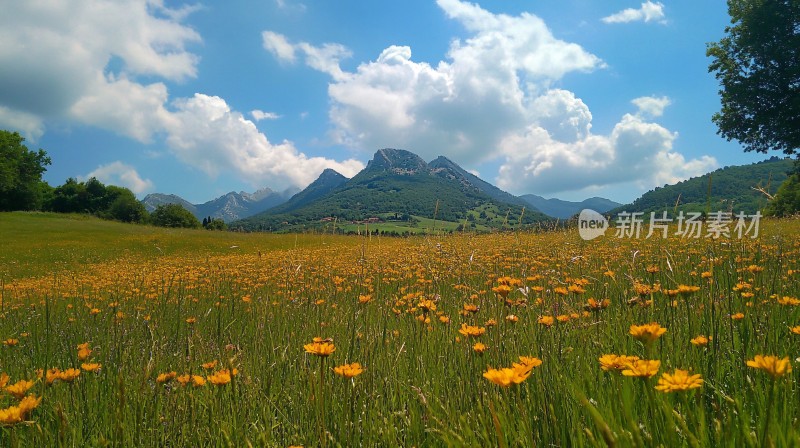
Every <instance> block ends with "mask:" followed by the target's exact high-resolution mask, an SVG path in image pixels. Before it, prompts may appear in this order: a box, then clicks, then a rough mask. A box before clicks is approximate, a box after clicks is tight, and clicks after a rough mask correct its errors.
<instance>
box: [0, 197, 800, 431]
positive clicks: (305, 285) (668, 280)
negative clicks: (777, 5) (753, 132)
mask: <svg viewBox="0 0 800 448" xmlns="http://www.w3.org/2000/svg"><path fill="white" fill-rule="evenodd" d="M0 237H1V238H2V250H0V289H2V309H0V340H4V342H3V345H0V383H2V386H4V387H3V390H4V392H2V394H0V422H2V427H0V446H54V447H56V446H237V447H238V446H249V445H252V446H290V445H302V446H347V447H350V446H530V445H545V444H553V445H558V446H606V445H610V446H658V445H663V446H669V447H673V446H736V447H738V446H800V389H798V375H800V374H799V373H798V372H799V371H800V369H798V368H797V364H798V362H800V361H798V357H800V222H798V221H796V220H795V221H772V222H762V223H761V234H760V236H759V237H758V238H757V239H749V238H747V239H736V238H732V239H727V238H723V239H719V240H713V239H710V238H700V239H683V240H681V239H679V238H676V237H672V238H669V239H660V238H659V239H655V238H651V239H644V238H641V239H617V238H613V237H604V238H600V239H598V240H594V241H590V242H585V241H582V240H581V239H580V238H579V236H578V234H577V231H575V230H565V231H559V232H550V233H541V234H528V233H524V232H521V233H506V234H493V235H471V234H456V235H452V236H447V237H443V236H442V237H439V236H428V237H412V238H408V239H397V238H379V237H375V236H373V237H344V236H332V235H324V234H322V235H321V234H316V235H261V234H236V233H221V232H207V231H188V230H164V229H156V228H151V227H142V226H129V225H123V224H116V223H110V222H104V221H98V220H94V219H89V218H82V217H65V216H58V215H47V214H26V213H11V214H0ZM646 324H653V325H646ZM664 330H666V331H664ZM701 336H702V337H701ZM314 338H319V339H318V341H317V343H316V344H315V343H313V342H312V341H313V340H314ZM334 348H335V351H332V352H331V353H330V354H329V355H328V356H318V355H324V354H325V353H328V352H330V351H331V350H332V349H334ZM314 353H317V354H318V355H315V354H314ZM609 355H614V356H609ZM623 355H626V356H628V357H637V358H638V359H639V360H638V361H636V360H635V359H634V358H622V357H621V356H623ZM520 356H523V357H526V358H524V359H520ZM769 356H776V357H777V358H770V357H769ZM532 358H535V359H532ZM539 361H541V364H539ZM645 361H651V362H645ZM656 361H657V362H656ZM351 363H359V364H360V366H361V367H363V369H359V368H358V366H352V365H350V366H349V368H348V369H342V368H341V367H342V366H343V365H345V364H351ZM337 367H339V369H335V368H337ZM490 367H491V368H494V369H491V368H490ZM792 367H795V368H794V369H792ZM502 368H506V369H507V370H502ZM70 369H75V370H70ZM360 370H363V371H362V372H359V371H360ZM682 371H686V372H687V373H685V374H684V373H681V372H682ZM341 374H344V376H343V375H341ZM696 375H699V376H696ZM348 376H351V377H348ZM498 383H499V384H498ZM507 383H508V384H507ZM656 387H658V388H659V389H656Z"/></svg>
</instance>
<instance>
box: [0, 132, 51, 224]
mask: <svg viewBox="0 0 800 448" xmlns="http://www.w3.org/2000/svg"><path fill="white" fill-rule="evenodd" d="M24 141H25V139H24V138H23V137H22V136H21V135H19V133H17V132H9V131H0V211H11V210H37V209H39V208H40V207H41V205H42V199H43V197H44V194H45V193H46V192H47V187H46V186H45V185H42V184H43V183H44V182H42V174H43V173H44V172H45V171H46V170H47V168H45V167H46V166H47V165H50V163H51V161H50V157H48V156H47V153H46V152H44V150H42V149H40V150H38V151H31V150H29V149H28V147H27V146H25V145H24V144H23V142H24Z"/></svg>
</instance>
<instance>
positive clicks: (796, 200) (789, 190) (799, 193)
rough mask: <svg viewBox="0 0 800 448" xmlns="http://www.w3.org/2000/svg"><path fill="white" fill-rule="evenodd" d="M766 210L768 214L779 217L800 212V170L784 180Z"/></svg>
mask: <svg viewBox="0 0 800 448" xmlns="http://www.w3.org/2000/svg"><path fill="white" fill-rule="evenodd" d="M764 212H765V214H766V215H768V216H778V217H782V216H791V215H794V214H797V213H800V172H795V173H794V174H792V175H791V176H789V177H788V178H787V179H786V180H785V181H783V183H782V184H781V186H780V187H779V188H778V192H777V193H775V197H774V198H773V199H772V200H771V201H770V202H769V204H768V205H767V207H766V209H765V210H764Z"/></svg>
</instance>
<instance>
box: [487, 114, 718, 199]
mask: <svg viewBox="0 0 800 448" xmlns="http://www.w3.org/2000/svg"><path fill="white" fill-rule="evenodd" d="M676 138H677V134H676V133H674V132H670V131H669V130H668V129H666V128H664V127H663V126H661V125H659V124H657V123H652V122H648V121H646V120H644V119H643V118H642V117H640V116H638V115H632V114H625V115H624V116H623V117H622V118H621V120H620V121H619V122H618V123H617V124H616V125H615V126H614V129H613V130H612V131H611V133H610V135H608V136H604V135H593V134H591V133H589V134H587V135H585V136H583V137H582V138H579V139H577V140H574V141H571V142H565V141H561V140H558V139H556V138H554V137H553V136H552V135H551V134H550V133H549V132H548V131H547V130H546V129H544V128H542V127H540V126H537V125H531V126H529V127H528V128H527V129H525V131H524V132H522V133H519V134H516V135H511V136H509V137H507V138H506V139H505V140H504V141H503V142H502V143H501V147H502V148H503V151H504V152H505V154H506V160H505V163H504V164H503V165H502V166H501V168H500V171H499V175H498V178H497V184H498V186H500V187H501V188H506V189H509V190H511V191H516V192H526V191H535V192H537V193H539V194H546V193H557V192H564V191H577V190H584V189H587V188H589V187H597V186H607V185H614V184H624V183H632V184H634V185H636V186H637V187H638V188H648V187H652V186H654V185H662V184H665V183H675V182H677V181H680V180H683V179H687V178H689V177H692V176H697V175H700V174H703V173H706V172H708V171H709V170H711V169H713V168H716V166H717V161H716V160H715V159H714V158H713V157H708V156H703V157H701V158H699V159H692V160H686V158H685V157H684V156H683V155H682V154H680V153H679V152H677V151H675V150H674V149H673V142H674V140H675V139H676Z"/></svg>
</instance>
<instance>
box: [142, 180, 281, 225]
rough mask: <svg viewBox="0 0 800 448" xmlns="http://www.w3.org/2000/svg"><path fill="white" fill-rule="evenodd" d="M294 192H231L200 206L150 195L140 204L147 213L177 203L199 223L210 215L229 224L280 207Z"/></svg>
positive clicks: (173, 198)
mask: <svg viewBox="0 0 800 448" xmlns="http://www.w3.org/2000/svg"><path fill="white" fill-rule="evenodd" d="M296 191H297V190H286V191H283V192H277V191H273V190H270V189H269V188H262V189H260V190H258V191H256V192H255V193H246V192H244V191H241V192H238V193H237V192H235V191H232V192H230V193H227V194H224V195H222V196H220V197H218V198H216V199H212V200H210V201H208V202H205V203H203V204H192V203H190V202H189V201H187V200H185V199H183V198H181V197H180V196H176V195H174V194H161V193H152V194H148V195H147V196H145V198H144V199H142V203H143V204H144V206H145V209H147V211H148V212H151V213H152V212H153V211H154V210H155V209H156V207H158V206H159V205H166V204H180V205H181V206H183V208H185V209H186V210H189V211H190V212H192V214H193V215H195V216H196V217H197V219H199V220H202V219H204V218H206V217H209V216H210V217H211V218H214V219H222V220H223V221H225V222H232V221H236V220H237V219H242V218H246V217H248V216H252V215H255V214H257V213H261V212H263V211H264V210H267V209H270V208H272V207H274V206H276V205H278V204H282V203H284V202H286V200H287V199H289V197H291V196H292V194H293V193H295V192H296Z"/></svg>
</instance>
